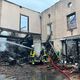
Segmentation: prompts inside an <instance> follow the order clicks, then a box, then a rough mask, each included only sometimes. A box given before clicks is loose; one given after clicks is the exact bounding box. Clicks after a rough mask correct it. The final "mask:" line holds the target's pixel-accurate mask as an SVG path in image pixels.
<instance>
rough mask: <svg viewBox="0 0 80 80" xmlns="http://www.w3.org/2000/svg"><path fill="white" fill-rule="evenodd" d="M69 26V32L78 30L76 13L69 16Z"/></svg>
mask: <svg viewBox="0 0 80 80" xmlns="http://www.w3.org/2000/svg"><path fill="white" fill-rule="evenodd" d="M67 26H68V30H72V29H75V28H77V25H76V13H72V14H69V15H68V16H67Z"/></svg>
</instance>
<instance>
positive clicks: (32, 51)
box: [30, 45, 36, 65]
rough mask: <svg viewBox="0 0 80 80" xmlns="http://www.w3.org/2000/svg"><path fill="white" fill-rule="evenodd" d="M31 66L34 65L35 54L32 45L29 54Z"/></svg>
mask: <svg viewBox="0 0 80 80" xmlns="http://www.w3.org/2000/svg"><path fill="white" fill-rule="evenodd" d="M30 57H31V64H33V65H34V64H35V59H36V52H35V51H34V45H32V50H31V52H30Z"/></svg>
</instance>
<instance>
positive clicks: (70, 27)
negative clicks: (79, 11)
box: [66, 12, 77, 31]
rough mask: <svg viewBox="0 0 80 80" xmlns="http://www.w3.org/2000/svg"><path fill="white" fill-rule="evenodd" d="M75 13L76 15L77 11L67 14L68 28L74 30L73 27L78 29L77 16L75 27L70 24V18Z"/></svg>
mask: <svg viewBox="0 0 80 80" xmlns="http://www.w3.org/2000/svg"><path fill="white" fill-rule="evenodd" d="M73 15H75V17H76V12H73V13H71V14H69V15H67V17H66V18H67V30H68V31H70V30H73V29H77V18H76V20H75V26H74V27H72V26H70V24H69V18H70V17H71V16H73Z"/></svg>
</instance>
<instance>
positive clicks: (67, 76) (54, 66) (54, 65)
mask: <svg viewBox="0 0 80 80" xmlns="http://www.w3.org/2000/svg"><path fill="white" fill-rule="evenodd" d="M49 58H50V63H51V65H52V67H53V68H54V69H55V70H58V71H59V72H60V73H62V74H63V75H64V76H65V77H66V78H67V79H68V80H71V79H70V77H69V75H68V74H67V73H65V72H63V71H62V70H61V69H60V68H59V67H58V65H57V64H55V63H54V62H53V60H52V59H51V57H50V56H49Z"/></svg>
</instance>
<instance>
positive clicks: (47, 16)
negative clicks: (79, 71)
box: [0, 0, 80, 56]
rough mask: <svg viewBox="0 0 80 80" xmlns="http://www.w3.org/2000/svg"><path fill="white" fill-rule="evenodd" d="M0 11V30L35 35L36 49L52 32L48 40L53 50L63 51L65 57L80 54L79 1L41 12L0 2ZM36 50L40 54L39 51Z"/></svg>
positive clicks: (65, 1)
mask: <svg viewBox="0 0 80 80" xmlns="http://www.w3.org/2000/svg"><path fill="white" fill-rule="evenodd" d="M0 12H1V13H0V27H2V28H8V29H12V30H18V31H21V32H30V33H34V34H35V36H34V43H35V45H36V46H40V43H41V40H42V42H45V41H46V39H47V37H48V36H49V35H50V33H51V32H52V36H51V41H52V42H53V45H54V48H55V49H56V51H60V52H62V51H63V53H64V54H66V55H69V54H73V53H74V55H75V56H77V55H79V53H80V18H79V17H80V3H79V0H60V1H59V2H57V3H56V4H54V5H53V6H51V7H49V8H48V9H46V10H44V11H43V12H41V13H39V12H36V11H33V10H30V9H27V8H24V7H22V6H20V5H16V4H14V3H12V2H9V1H7V0H0ZM36 34H42V36H40V35H36ZM38 43H39V44H38ZM36 49H37V51H39V49H40V48H38V47H36Z"/></svg>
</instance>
